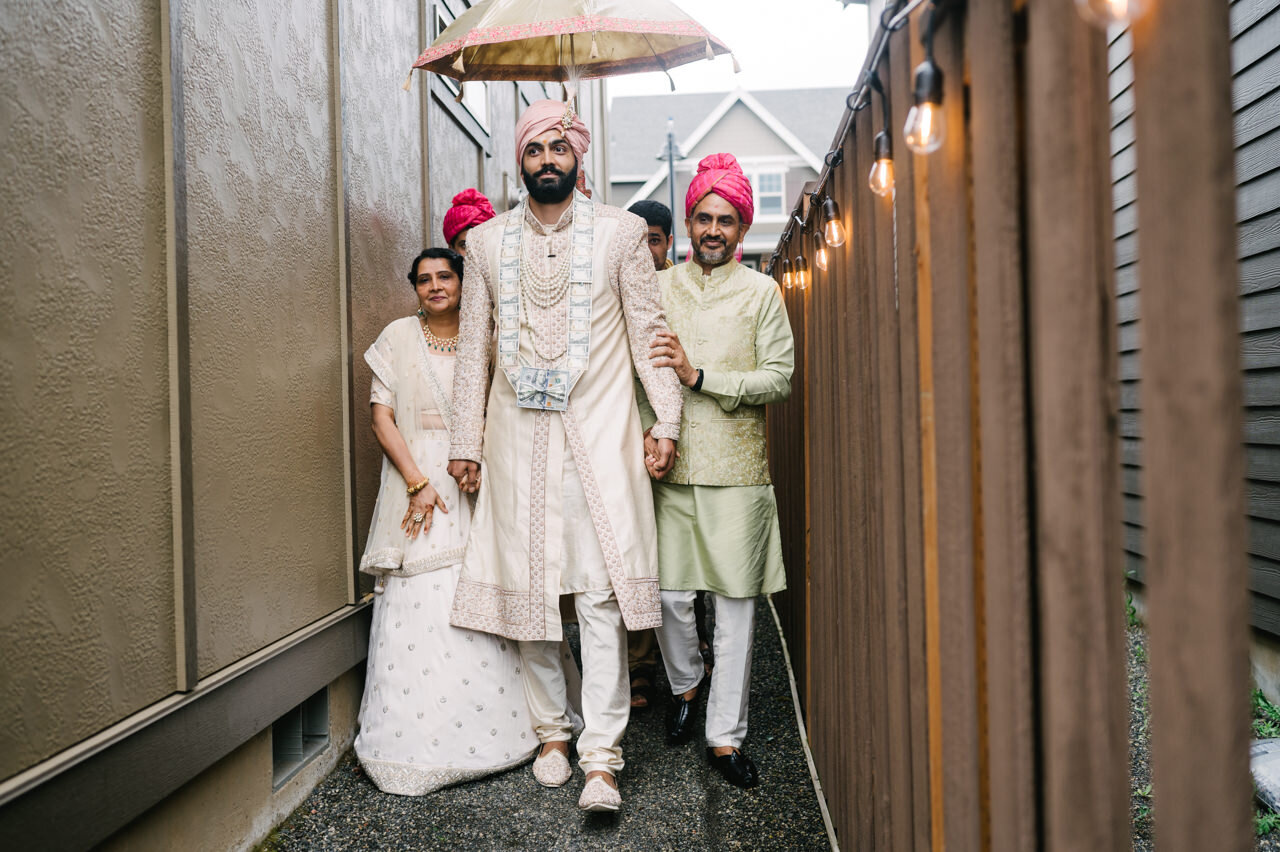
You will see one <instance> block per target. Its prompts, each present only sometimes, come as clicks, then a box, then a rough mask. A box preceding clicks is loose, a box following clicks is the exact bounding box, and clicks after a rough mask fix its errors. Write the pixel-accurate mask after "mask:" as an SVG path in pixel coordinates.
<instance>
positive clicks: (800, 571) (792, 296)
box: [766, 270, 809, 713]
mask: <svg viewBox="0 0 1280 852" xmlns="http://www.w3.org/2000/svg"><path fill="white" fill-rule="evenodd" d="M774 272H775V278H776V277H778V275H779V273H778V272H777V270H774ZM807 296H808V294H807V293H806V292H804V291H796V290H783V292H782V298H783V302H784V304H785V305H786V308H787V318H788V320H789V321H790V323H791V333H792V336H793V338H794V340H795V355H796V358H795V370H794V372H793V373H792V376H791V396H790V397H789V398H788V399H787V400H786V401H785V402H781V403H777V404H775V405H770V406H768V407H767V410H766V418H767V421H768V445H769V468H770V474H771V478H772V479H773V487H774V491H775V492H776V494H777V500H778V524H779V527H780V529H781V533H782V556H783V563H784V564H785V566H786V571H787V590H786V591H785V592H780V593H778V594H777V595H774V606H775V607H776V608H777V610H778V619H779V621H781V622H782V629H783V633H784V635H785V636H786V639H787V647H788V651H789V652H790V655H791V666H792V670H793V672H794V674H795V678H796V689H797V691H798V693H799V695H800V702H801V707H802V708H803V710H804V712H805V713H808V712H809V695H808V683H809V668H808V657H809V648H808V644H809V643H808V641H807V627H808V622H809V593H808V554H807V552H806V547H807V538H808V536H807V531H808V491H809V488H808V483H809V470H808V436H807V434H806V432H807V427H806V418H805V396H806V388H807V382H808V374H807V371H806V370H805V361H806V358H805V353H806V348H807V344H806V336H805V330H806V325H807V321H808V298H807Z"/></svg>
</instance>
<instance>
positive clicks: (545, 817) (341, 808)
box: [259, 598, 828, 852]
mask: <svg viewBox="0 0 1280 852" xmlns="http://www.w3.org/2000/svg"><path fill="white" fill-rule="evenodd" d="M570 641H576V635H571V636H570ZM659 669H661V666H659ZM752 672H753V681H752V692H751V720H750V721H751V729H750V734H749V735H748V737H747V742H746V744H745V750H746V752H747V753H748V754H750V755H751V757H752V759H753V760H755V762H756V765H757V766H758V767H759V769H760V775H761V785H760V786H759V787H757V788H756V789H754V790H739V789H738V788H736V787H733V786H730V785H729V784H728V783H726V782H725V781H724V780H723V779H722V778H721V777H720V776H719V774H718V773H716V772H715V771H714V770H712V769H711V768H710V767H709V766H708V765H707V763H706V759H705V758H704V757H703V747H702V743H701V742H700V741H695V742H692V743H690V744H688V745H685V746H681V747H678V748H668V747H667V746H666V745H665V744H664V743H663V724H662V719H663V716H664V714H665V710H666V701H665V700H664V699H663V698H659V699H658V701H657V702H656V704H657V706H656V707H654V708H652V709H651V710H649V711H648V712H647V713H645V714H643V715H638V716H635V717H633V719H632V721H631V724H630V725H629V726H628V728H627V733H626V736H625V738H624V739H623V741H622V748H623V754H624V756H625V758H626V761H627V767H626V769H625V770H623V772H622V774H621V775H620V776H619V782H620V787H621V790H622V796H623V804H622V812H621V813H620V814H617V815H599V814H584V813H582V812H581V811H579V810H578V807H577V803H578V794H579V793H580V792H581V789H582V782H583V776H582V773H581V771H580V770H578V769H577V768H576V766H575V770H574V777H573V780H571V781H570V782H569V783H568V784H566V785H565V786H564V787H562V788H560V789H558V790H548V789H544V788H543V787H540V786H539V785H538V783H537V782H536V781H534V779H533V776H532V774H530V772H529V769H528V768H527V767H521V768H518V769H515V770H512V771H511V772H507V773H504V774H502V775H497V776H490V777H489V778H485V779H481V780H479V781H474V782H471V783H469V784H463V785H460V786H457V787H452V788H448V789H445V790H441V791H439V792H436V793H433V794H431V795H428V796H423V797H420V798H413V797H405V796H392V795H388V794H386V793H382V792H381V791H379V790H378V789H377V788H376V787H374V786H373V784H372V783H371V782H370V781H369V780H368V779H367V778H366V777H365V776H364V773H363V772H362V771H361V770H360V767H359V764H358V763H356V761H355V758H354V756H353V755H352V754H348V755H347V756H346V757H345V758H344V759H343V760H342V761H341V762H340V763H339V764H338V767H337V768H336V769H335V770H334V771H333V772H332V773H331V774H330V775H329V776H328V777H327V778H326V779H325V780H324V781H322V782H321V783H320V785H319V786H318V787H317V788H316V789H315V790H314V791H313V792H312V794H311V795H310V796H309V797H308V798H307V800H306V801H305V802H303V803H302V805H301V806H300V807H299V808H298V809H297V810H296V811H294V812H293V814H292V815H290V817H289V818H288V819H287V820H286V821H285V822H284V823H283V824H282V825H281V826H280V827H279V828H277V829H276V831H275V832H274V833H273V834H272V836H271V837H270V838H269V839H268V840H267V841H266V842H265V843H264V844H263V845H262V846H261V847H259V852H286V850H288V852H293V850H304V849H305V850H348V849H397V850H400V849H405V850H407V849H415V850H419V849H420V850H427V849H448V850H459V849H467V850H472V849H476V850H479V849H530V850H570V849H573V850H577V849H609V850H632V849H634V850H642V849H643V850H683V849H690V850H692V849H789V850H810V849H812V850H818V849H827V848H828V844H827V835H826V830H825V828H824V826H823V822H822V814H821V811H820V810H819V806H818V801H817V797H816V796H815V794H814V791H813V785H812V783H811V782H810V779H809V770H808V766H807V763H806V761H805V757H804V750H803V747H802V746H801V743H800V736H799V732H798V730H797V727H796V719H795V712H794V710H793V705H792V701H791V687H790V683H789V681H788V678H787V670H786V664H785V662H784V661H783V657H782V646H781V642H780V640H779V638H778V632H777V629H776V627H775V625H774V621H773V616H772V614H771V612H770V611H769V605H768V603H767V601H765V600H764V599H763V598H761V599H760V601H759V603H758V605H757V608H756V639H755V652H754V658H753V667H752ZM660 678H661V680H660V683H659V684H658V686H657V689H656V692H657V694H658V695H659V696H666V695H668V694H669V691H668V689H667V685H666V680H665V677H662V676H661V675H660ZM702 706H703V708H705V702H703V705H702ZM700 715H701V710H700ZM698 729H699V730H700V729H701V725H700V724H699V728H698Z"/></svg>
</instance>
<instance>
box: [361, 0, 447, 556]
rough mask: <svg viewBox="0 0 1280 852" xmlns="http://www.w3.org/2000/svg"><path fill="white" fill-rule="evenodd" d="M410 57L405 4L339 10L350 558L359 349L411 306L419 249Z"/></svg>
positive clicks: (372, 484) (364, 458)
mask: <svg viewBox="0 0 1280 852" xmlns="http://www.w3.org/2000/svg"><path fill="white" fill-rule="evenodd" d="M417 52H418V11H417V9H416V8H415V6H414V5H412V4H405V3H399V4H390V3H380V4H370V3H365V2H361V0H344V2H343V4H342V55H343V63H342V92H343V104H344V106H343V132H344V140H345V143H344V144H345V149H346V158H345V159H346V170H347V212H348V216H349V223H350V224H349V233H350V238H349V239H350V242H349V245H348V252H349V254H350V269H351V279H350V289H351V361H352V377H353V378H352V400H353V405H352V408H353V421H352V430H353V432H354V435H355V497H356V520H355V525H356V529H355V533H356V553H360V552H362V551H363V549H364V543H365V539H366V538H368V535H369V521H370V518H371V516H372V515H373V503H374V500H375V498H376V497H377V493H378V476H379V470H380V469H381V465H382V449H381V448H380V447H379V446H378V443H377V441H376V440H374V437H373V432H372V430H371V429H370V428H369V425H370V424H369V384H370V380H371V378H372V377H371V374H370V371H369V366H368V364H366V363H365V361H364V357H363V356H364V352H365V350H366V349H368V348H369V346H370V344H372V343H373V341H374V340H375V339H376V338H377V336H378V333H379V332H380V331H382V329H383V327H384V326H386V324H387V323H389V322H390V321H391V320H393V319H395V318H396V317H401V316H404V315H406V314H408V313H411V312H412V311H413V310H414V305H415V300H414V295H413V291H412V290H411V289H410V287H409V282H408V280H407V279H406V278H405V274H406V273H407V272H408V267H409V260H410V259H411V258H413V257H415V256H416V255H417V254H418V252H420V251H421V250H422V248H423V247H424V246H425V245H426V244H427V243H426V234H424V232H423V224H422V121H421V112H420V106H421V99H420V93H419V90H418V88H417V86H420V85H421V82H422V81H421V80H415V81H414V82H415V84H416V85H415V87H414V88H413V90H412V92H411V93H406V92H404V91H402V90H401V88H400V86H399V84H398V83H396V82H395V81H397V80H399V79H400V78H402V77H403V76H404V74H405V70H406V66H407V63H406V61H405V57H406V56H414V55H416V54H417Z"/></svg>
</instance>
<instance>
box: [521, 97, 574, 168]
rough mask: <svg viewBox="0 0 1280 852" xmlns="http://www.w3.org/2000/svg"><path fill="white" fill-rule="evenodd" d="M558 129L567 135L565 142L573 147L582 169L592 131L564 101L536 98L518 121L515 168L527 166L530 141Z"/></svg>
mask: <svg viewBox="0 0 1280 852" xmlns="http://www.w3.org/2000/svg"><path fill="white" fill-rule="evenodd" d="M552 129H556V130H559V131H560V132H562V133H563V134H564V141H566V142H568V143H569V147H570V148H572V149H573V153H574V156H576V157H577V158H578V166H579V168H580V170H581V166H582V158H583V157H584V156H585V155H586V153H587V147H588V146H590V145H591V131H590V130H587V126H586V125H585V124H583V123H582V119H580V118H578V114H577V113H576V112H574V111H573V107H572V106H571V105H569V104H567V103H563V102H561V101H550V100H547V101H534V102H533V103H531V104H529V108H528V109H527V110H525V111H524V115H522V116H520V121H519V122H517V123H516V167H517V168H520V169H523V167H524V148H525V146H526V145H528V144H529V142H530V140H532V139H534V138H535V137H538V136H541V135H542V134H544V133H546V132H547V131H548V130H552Z"/></svg>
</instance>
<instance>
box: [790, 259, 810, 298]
mask: <svg viewBox="0 0 1280 852" xmlns="http://www.w3.org/2000/svg"><path fill="white" fill-rule="evenodd" d="M792 266H793V267H794V268H795V280H794V284H795V286H796V289H798V290H806V289H808V287H809V261H807V260H805V259H804V255H802V254H798V255H796V260H795V263H793V264H792Z"/></svg>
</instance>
